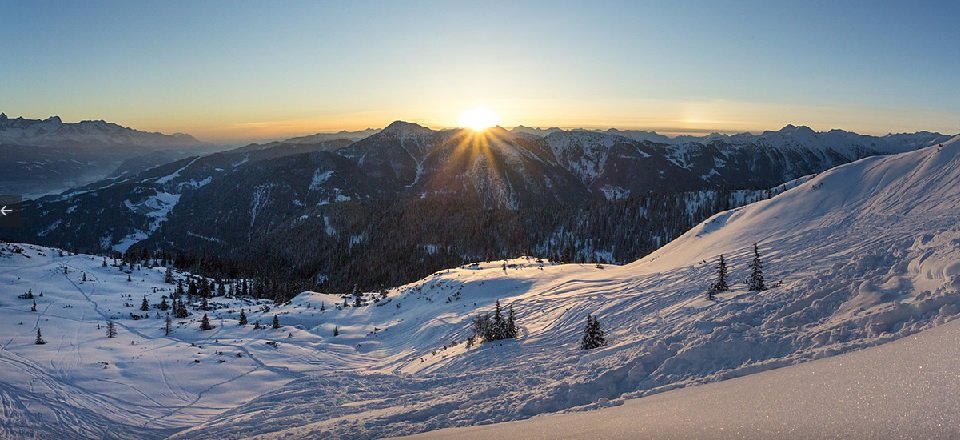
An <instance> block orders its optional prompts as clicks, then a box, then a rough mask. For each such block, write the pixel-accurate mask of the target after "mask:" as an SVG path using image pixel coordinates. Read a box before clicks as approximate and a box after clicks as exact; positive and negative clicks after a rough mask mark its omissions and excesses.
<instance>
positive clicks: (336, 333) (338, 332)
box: [333, 326, 340, 336]
mask: <svg viewBox="0 0 960 440" xmlns="http://www.w3.org/2000/svg"><path fill="white" fill-rule="evenodd" d="M333 335H334V336H340V327H339V326H337V327H334V328H333Z"/></svg>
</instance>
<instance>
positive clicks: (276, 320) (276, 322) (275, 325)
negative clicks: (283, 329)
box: [273, 315, 280, 328]
mask: <svg viewBox="0 0 960 440" xmlns="http://www.w3.org/2000/svg"><path fill="white" fill-rule="evenodd" d="M273 328H280V318H277V315H273Z"/></svg>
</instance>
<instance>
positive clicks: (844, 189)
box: [0, 138, 960, 438]
mask: <svg viewBox="0 0 960 440" xmlns="http://www.w3.org/2000/svg"><path fill="white" fill-rule="evenodd" d="M958 183H960V138H955V139H953V140H951V141H949V142H945V143H944V145H943V147H942V148H940V147H930V148H925V149H922V150H919V151H916V152H910V153H904V154H900V155H897V156H885V157H875V158H868V159H864V160H861V161H858V162H855V163H852V164H849V165H846V166H841V167H838V168H835V169H833V170H830V171H827V172H825V173H823V174H821V175H819V176H817V177H815V178H813V179H810V180H808V181H806V182H804V183H802V184H800V185H799V186H797V187H796V188H793V189H791V190H789V191H786V192H785V193H783V194H780V195H778V196H776V197H774V198H772V199H769V200H766V201H762V202H758V203H755V204H752V205H749V206H747V207H744V208H740V209H737V210H734V211H729V212H724V213H721V214H719V215H716V216H714V217H713V218H711V219H710V220H708V221H707V222H705V223H703V224H701V225H700V226H698V227H696V228H695V229H694V230H692V231H690V232H689V233H687V234H685V235H684V236H682V237H681V238H679V239H678V240H676V241H675V242H673V243H671V244H669V245H668V246H666V247H664V248H663V249H661V250H660V251H658V252H656V253H654V254H652V255H650V256H649V257H647V258H644V259H643V260H640V261H638V262H635V263H632V264H629V265H626V266H622V267H617V266H602V267H596V266H593V265H553V264H550V263H549V262H545V263H544V264H540V263H538V262H537V261H536V260H533V259H527V258H521V259H517V260H510V261H505V262H490V263H481V264H477V265H476V266H465V267H460V268H454V269H450V270H446V271H442V272H438V273H436V274H434V275H432V276H430V277H428V278H425V279H423V280H420V281H417V282H415V283H411V284H409V285H406V286H401V287H399V288H396V289H391V290H387V291H384V292H382V293H381V292H377V293H370V294H367V295H366V299H365V302H366V303H367V304H368V305H366V306H364V307H359V308H357V307H344V305H343V303H344V302H345V301H346V302H347V303H352V302H353V300H352V298H347V299H344V298H340V297H337V296H330V295H324V294H320V293H309V292H308V293H304V294H302V295H300V296H298V297H297V298H295V299H294V300H293V301H292V302H291V303H290V304H286V305H282V306H278V307H275V308H272V309H271V310H270V311H269V312H263V311H254V310H262V309H258V308H257V307H259V305H256V304H253V303H244V302H243V300H241V299H219V298H218V299H216V300H215V301H214V302H217V303H222V305H223V307H219V308H217V309H216V310H214V311H211V312H207V313H209V314H210V316H211V319H212V321H213V323H214V325H216V327H217V328H216V329H215V330H213V331H207V332H202V331H200V330H198V329H197V322H196V320H197V319H198V318H199V316H200V315H201V314H202V313H203V312H200V311H194V315H193V316H192V317H191V318H190V319H187V320H182V321H184V322H183V323H182V324H181V325H180V326H179V328H177V329H176V330H175V331H174V333H173V334H172V335H170V336H163V332H162V329H161V328H160V327H161V326H162V322H163V321H162V320H160V319H156V318H155V315H154V314H155V311H154V310H151V311H150V312H149V314H150V318H148V319H145V320H143V319H141V320H132V319H121V320H120V321H118V322H120V323H121V325H122V326H123V328H122V330H121V335H122V336H121V338H118V339H110V340H108V339H106V338H105V337H104V336H103V333H102V331H100V330H97V329H96V325H97V323H100V324H101V325H102V323H103V322H104V320H105V319H106V318H107V317H109V316H115V315H114V314H117V315H118V316H119V317H120V318H124V317H126V315H127V314H128V313H129V312H130V311H133V310H136V309H129V308H124V307H123V303H124V302H133V303H134V304H138V302H139V298H141V297H142V296H143V295H146V296H147V297H148V299H149V300H150V302H151V303H156V302H157V301H158V298H159V296H160V295H161V294H162V292H164V290H158V291H157V292H153V291H152V289H153V287H158V288H159V289H164V288H166V289H169V288H170V287H169V285H164V284H163V283H162V282H161V281H162V271H161V270H160V269H155V270H153V271H147V270H144V271H140V272H134V274H133V280H132V281H131V282H130V283H127V282H126V277H125V274H122V273H120V272H119V271H118V269H117V268H112V267H107V268H102V267H100V262H101V260H100V259H99V258H94V257H89V256H72V257H59V256H56V255H54V254H53V252H54V251H51V250H45V249H44V248H37V249H29V248H28V249H26V250H25V252H27V253H29V254H30V258H26V257H24V256H23V255H20V254H12V255H8V256H5V257H3V258H0V286H10V288H9V289H6V290H5V291H4V292H3V293H2V296H0V309H2V310H3V314H4V316H5V317H9V318H8V319H4V320H0V336H2V337H0V340H2V345H3V349H2V350H0V360H3V361H4V362H7V363H18V365H24V367H22V368H8V369H5V371H4V369H0V371H3V372H0V375H2V376H0V384H2V389H3V390H5V391H4V396H3V398H2V399H0V401H2V402H4V404H3V407H2V410H0V411H3V412H4V414H3V415H4V417H3V418H2V419H0V429H3V430H4V432H6V433H9V435H11V436H18V437H24V436H28V435H32V434H33V433H41V435H48V434H51V435H52V432H53V431H57V430H59V431H65V432H67V433H68V434H69V433H70V432H74V431H70V430H77V429H81V428H79V427H75V426H72V425H70V426H66V427H64V424H49V423H47V424H44V423H43V420H49V419H44V418H43V417H41V416H37V415H35V414H34V413H33V412H32V411H31V410H30V409H29V407H28V405H31V404H32V402H45V403H43V404H44V405H46V406H47V408H49V409H48V410H47V411H49V412H51V413H55V414H58V415H57V417H60V418H61V419H68V420H69V419H71V418H73V419H76V420H82V419H84V418H86V417H87V415H90V417H89V418H90V419H91V420H93V421H92V422H90V423H88V424H81V425H80V426H82V429H86V430H87V431H84V433H85V434H84V435H86V433H96V435H114V436H120V437H122V436H133V435H135V436H139V437H157V436H164V435H167V434H171V433H173V432H174V431H177V432H176V433H175V434H174V437H177V438H212V437H222V438H235V437H241V436H251V435H255V434H264V435H266V436H267V437H284V438H315V437H318V436H331V437H343V438H375V437H383V436H396V435H405V434H412V433H417V432H423V431H428V430H433V429H439V428H444V427H451V426H464V425H475V424H483V423H493V422H503V421H511V420H518V419H524V418H528V417H531V416H534V415H538V414H543V413H548V412H555V411H561V410H567V409H572V408H580V409H589V408H596V407H603V406H609V405H613V404H617V403H619V402H621V401H622V400H623V399H626V398H631V397H641V396H644V395H647V394H654V393H658V392H662V391H667V390H670V389H674V388H679V387H684V386H687V385H694V384H699V383H704V382H712V381H718V380H722V379H728V378H733V377H739V376H744V375H747V374H751V373H756V372H759V371H763V370H767V369H771V368H775V367H781V366H787V365H792V364H795V363H799V362H802V361H805V360H811V359H816V358H822V357H827V356H832V355H835V354H839V353H843V352H846V351H851V350H853V349H857V348H862V347H867V346H872V345H877V344H879V343H883V342H887V341H891V340H894V339H897V338H900V337H902V336H905V335H909V334H912V333H915V332H917V331H920V330H923V329H927V328H930V327H933V326H935V325H937V324H939V323H943V322H946V321H949V320H952V319H954V318H956V317H957V315H958V314H960V263H958V261H960V246H958V245H960V226H958V224H960V190H958ZM754 242H757V243H759V246H760V250H761V253H762V255H763V259H764V263H765V270H766V272H765V274H766V276H767V282H768V284H769V286H770V289H769V290H767V291H763V292H749V291H747V290H746V286H745V284H744V283H743V281H742V280H743V279H744V278H745V277H746V275H747V264H748V262H749V258H750V253H751V252H752V245H753V243H754ZM41 253H45V254H46V255H40V254H41ZM721 253H722V254H724V255H725V256H726V258H727V260H728V261H729V262H730V264H731V279H732V281H733V283H732V290H731V291H730V292H725V293H723V294H721V295H720V296H719V298H718V299H717V300H716V301H710V300H707V299H706V297H705V293H706V290H707V287H708V285H709V284H710V282H711V281H712V277H713V272H714V260H715V257H716V256H717V255H718V254H721ZM63 265H65V266H67V267H68V274H67V275H64V274H63V270H62V267H61V266H63ZM82 272H87V273H88V274H90V275H92V276H93V278H94V280H92V281H88V282H87V283H81V282H78V281H77V280H78V279H79V277H80V273H82ZM28 288H32V289H33V290H34V291H37V290H43V291H44V297H43V299H38V301H37V302H38V306H39V307H38V312H30V311H29V304H27V303H26V302H24V300H17V299H16V298H15V294H17V293H20V292H22V291H25V290H26V289H28ZM166 292H168V293H169V290H167V291H166ZM124 294H127V295H132V298H131V297H129V296H128V297H127V298H126V299H124V298H123V296H122V295H124ZM497 299H500V301H501V303H502V304H503V305H504V306H506V307H512V308H513V309H514V311H515V312H516V315H517V321H518V324H519V325H520V328H521V329H520V336H519V338H518V339H517V340H509V341H503V342H498V343H487V344H481V345H479V346H473V347H467V346H466V344H465V342H464V341H465V339H466V338H467V337H468V336H469V335H470V319H471V317H472V316H475V314H476V313H477V312H478V311H483V312H486V311H489V310H491V308H492V307H493V304H494V301H495V300H497ZM337 304H339V305H340V306H339V307H337V306H335V305H337ZM321 305H322V307H321ZM68 306H69V307H68ZM241 307H246V308H247V314H248V316H249V317H250V320H251V322H252V321H254V320H255V319H261V320H262V322H267V320H268V319H269V318H271V317H272V316H273V315H274V314H276V315H277V316H278V317H279V319H280V321H281V324H282V326H283V328H282V329H280V330H254V329H253V328H252V326H251V325H248V326H246V327H241V326H239V325H237V320H236V319H237V317H238V313H239V309H240V308H241ZM321 309H322V310H321ZM588 314H594V315H595V316H597V317H598V318H599V321H600V323H601V326H602V327H603V328H604V329H605V330H606V331H607V339H608V342H609V345H608V346H607V347H603V348H599V349H595V350H591V351H587V352H584V351H581V350H578V348H577V347H578V342H579V339H580V336H581V334H582V327H583V323H584V321H585V319H586V316H587V315H588ZM18 321H23V322H24V324H23V325H22V326H21V325H19V324H18ZM32 324H33V325H39V326H40V327H41V329H42V330H43V332H44V337H45V338H47V340H48V342H49V343H48V344H47V345H44V346H36V345H33V339H34V337H35V327H33V326H32ZM335 331H336V332H337V333H338V334H337V335H336V336H335V335H334V333H335ZM131 341H133V342H134V344H135V345H130V344H131ZM266 342H275V343H276V345H275V346H274V345H268V344H266ZM191 343H193V344H194V345H191ZM238 353H239V354H240V355H241V356H240V357H236V354H238ZM194 360H198V361H199V362H193V361H194ZM101 361H103V362H108V363H109V364H108V365H107V368H103V367H104V365H102V364H98V363H97V362H101ZM220 361H223V362H220ZM157 378H160V379H159V380H158V379H157ZM164 378H166V380H164ZM170 378H174V381H171V380H170ZM30 384H44V385H43V386H42V387H39V388H37V387H34V388H33V389H31V388H30ZM71 387H78V388H80V389H82V390H83V391H84V393H81V394H82V397H78V398H76V399H74V400H68V401H67V402H66V403H55V402H57V400H56V399H57V398H58V396H64V395H67V394H68V393H69V391H66V390H70V389H74V388H71ZM115 408H122V410H118V409H115ZM131 414H133V415H134V416H133V417H131ZM94 416H95V417H94ZM11 420H12V421H11ZM108 425H109V426H111V430H110V432H109V433H105V432H104V431H103V430H102V429H103V428H102V427H103V426H108ZM73 435H78V434H76V433H75V434H73ZM91 435H93V434H91Z"/></svg>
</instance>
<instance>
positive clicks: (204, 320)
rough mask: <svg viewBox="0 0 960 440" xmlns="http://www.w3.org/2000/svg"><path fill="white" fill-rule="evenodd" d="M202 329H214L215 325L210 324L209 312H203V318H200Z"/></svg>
mask: <svg viewBox="0 0 960 440" xmlns="http://www.w3.org/2000/svg"><path fill="white" fill-rule="evenodd" d="M200 330H213V326H211V325H210V318H208V317H207V314H206V313H204V314H203V318H202V319H200Z"/></svg>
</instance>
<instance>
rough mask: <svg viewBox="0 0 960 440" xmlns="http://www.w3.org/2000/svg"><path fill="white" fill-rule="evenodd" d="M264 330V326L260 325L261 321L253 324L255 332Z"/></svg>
mask: <svg viewBox="0 0 960 440" xmlns="http://www.w3.org/2000/svg"><path fill="white" fill-rule="evenodd" d="M262 328H263V326H262V325H260V320H259V319H258V320H257V322H254V323H253V329H254V330H260V329H262Z"/></svg>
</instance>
